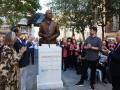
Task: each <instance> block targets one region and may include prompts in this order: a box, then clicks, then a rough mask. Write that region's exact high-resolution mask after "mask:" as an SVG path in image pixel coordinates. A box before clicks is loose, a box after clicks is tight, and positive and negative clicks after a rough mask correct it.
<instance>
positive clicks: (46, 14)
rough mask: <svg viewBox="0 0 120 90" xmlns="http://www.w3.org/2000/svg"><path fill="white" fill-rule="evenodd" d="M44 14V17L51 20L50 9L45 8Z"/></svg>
mask: <svg viewBox="0 0 120 90" xmlns="http://www.w3.org/2000/svg"><path fill="white" fill-rule="evenodd" d="M45 16H46V19H49V20H52V11H51V10H47V11H46V12H45Z"/></svg>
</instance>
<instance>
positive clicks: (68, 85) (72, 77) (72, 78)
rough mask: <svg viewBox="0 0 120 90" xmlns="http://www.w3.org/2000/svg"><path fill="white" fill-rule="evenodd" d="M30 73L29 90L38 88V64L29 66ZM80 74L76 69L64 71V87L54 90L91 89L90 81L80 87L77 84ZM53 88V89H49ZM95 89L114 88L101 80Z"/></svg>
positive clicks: (109, 89)
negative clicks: (77, 73)
mask: <svg viewBox="0 0 120 90" xmlns="http://www.w3.org/2000/svg"><path fill="white" fill-rule="evenodd" d="M28 69H29V75H28V77H27V78H28V81H29V82H28V83H27V87H28V90H36V86H37V84H36V66H33V65H30V66H29V68H28ZM79 79H80V75H76V73H75V71H74V70H67V71H66V72H63V73H62V80H63V84H64V88H60V89H54V90H91V89H90V86H89V82H88V81H86V82H85V86H83V87H80V86H76V85H75V84H76V83H77V82H78V81H79ZM49 90H53V89H49ZM95 90H112V89H111V84H103V83H101V82H97V83H96V85H95Z"/></svg>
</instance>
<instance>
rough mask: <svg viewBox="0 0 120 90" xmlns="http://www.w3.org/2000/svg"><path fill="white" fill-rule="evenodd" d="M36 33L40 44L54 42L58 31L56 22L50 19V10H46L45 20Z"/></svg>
mask: <svg viewBox="0 0 120 90" xmlns="http://www.w3.org/2000/svg"><path fill="white" fill-rule="evenodd" d="M38 34H39V36H40V37H41V39H40V42H41V44H56V39H57V37H58V36H59V35H60V31H59V26H58V24H57V23H56V22H54V21H53V20H52V11H51V10H47V11H46V14H45V21H44V22H43V23H41V25H40V28H39V33H38Z"/></svg>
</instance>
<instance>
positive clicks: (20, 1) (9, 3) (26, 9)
mask: <svg viewBox="0 0 120 90" xmlns="http://www.w3.org/2000/svg"><path fill="white" fill-rule="evenodd" d="M37 9H40V5H39V3H38V2H37V0H0V16H5V17H6V18H7V19H8V22H9V23H10V24H16V22H17V21H18V20H19V19H21V18H22V17H26V16H27V14H34V13H35V11H36V10H37Z"/></svg>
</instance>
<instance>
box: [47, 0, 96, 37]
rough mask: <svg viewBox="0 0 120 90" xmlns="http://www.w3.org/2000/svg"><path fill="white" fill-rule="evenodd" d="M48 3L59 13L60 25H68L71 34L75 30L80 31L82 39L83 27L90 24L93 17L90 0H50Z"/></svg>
mask: <svg viewBox="0 0 120 90" xmlns="http://www.w3.org/2000/svg"><path fill="white" fill-rule="evenodd" d="M49 4H50V5H51V6H52V9H53V11H55V12H57V15H60V17H61V18H60V19H59V21H60V22H61V23H62V25H67V26H69V27H70V28H71V30H72V32H73V36H74V32H75V31H77V32H81V33H82V35H83V39H84V30H85V27H86V26H88V25H91V24H92V20H93V18H94V17H93V12H92V8H91V0H52V2H51V3H49ZM58 12H59V13H58Z"/></svg>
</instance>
